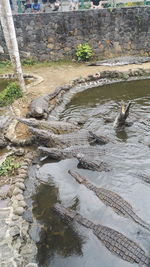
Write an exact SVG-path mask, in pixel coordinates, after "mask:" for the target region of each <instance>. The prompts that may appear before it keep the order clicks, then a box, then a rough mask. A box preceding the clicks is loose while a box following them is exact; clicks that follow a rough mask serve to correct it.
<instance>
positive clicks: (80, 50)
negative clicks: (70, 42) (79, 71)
mask: <svg viewBox="0 0 150 267" xmlns="http://www.w3.org/2000/svg"><path fill="white" fill-rule="evenodd" d="M92 55H93V52H92V48H91V47H90V45H88V44H79V45H78V46H77V48H76V57H77V60H78V61H88V60H89V59H90V58H91V57H92Z"/></svg>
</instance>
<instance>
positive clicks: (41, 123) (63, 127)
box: [18, 118, 80, 134]
mask: <svg viewBox="0 0 150 267" xmlns="http://www.w3.org/2000/svg"><path fill="white" fill-rule="evenodd" d="M18 121H20V122H21V123H24V124H26V125H28V126H30V127H35V128H38V129H40V130H48V131H52V132H53V133H54V134H65V133H71V132H74V131H76V130H79V129H80V128H79V127H78V126H77V125H76V124H73V123H69V122H64V121H45V120H36V119H34V118H30V119H25V118H21V119H18Z"/></svg>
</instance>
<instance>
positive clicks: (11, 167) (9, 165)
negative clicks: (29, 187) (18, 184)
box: [0, 156, 21, 176]
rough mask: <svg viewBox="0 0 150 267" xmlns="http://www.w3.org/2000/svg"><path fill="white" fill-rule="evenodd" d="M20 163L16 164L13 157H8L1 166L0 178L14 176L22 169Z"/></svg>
mask: <svg viewBox="0 0 150 267" xmlns="http://www.w3.org/2000/svg"><path fill="white" fill-rule="evenodd" d="M20 166H21V165H20V163H18V162H17V163H15V161H14V160H13V158H12V157H11V156H8V157H7V158H6V159H5V161H4V162H3V163H2V164H1V165H0V176H6V175H8V174H10V173H11V174H14V173H15V171H16V170H17V169H18V168H20Z"/></svg>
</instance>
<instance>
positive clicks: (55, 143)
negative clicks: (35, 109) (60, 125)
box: [29, 127, 100, 148]
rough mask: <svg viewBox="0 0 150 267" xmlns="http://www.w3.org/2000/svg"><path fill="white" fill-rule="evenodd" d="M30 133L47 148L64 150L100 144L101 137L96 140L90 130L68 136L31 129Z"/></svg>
mask: <svg viewBox="0 0 150 267" xmlns="http://www.w3.org/2000/svg"><path fill="white" fill-rule="evenodd" d="M29 131H30V132H31V133H32V134H33V135H34V136H35V137H36V139H37V142H40V143H42V144H44V145H45V146H47V147H59V148H64V147H68V146H73V145H86V144H90V143H91V144H92V143H93V144H94V143H97V142H99V139H100V137H98V138H97V139H96V135H94V137H93V135H91V134H90V132H89V131H88V130H85V129H82V130H80V131H76V132H73V133H68V134H60V135H57V134H53V133H51V132H49V131H45V130H39V129H36V128H33V127H29Z"/></svg>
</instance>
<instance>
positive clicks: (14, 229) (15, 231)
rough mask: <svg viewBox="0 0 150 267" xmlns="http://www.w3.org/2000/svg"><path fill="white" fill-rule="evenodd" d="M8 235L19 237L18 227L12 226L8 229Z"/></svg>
mask: <svg viewBox="0 0 150 267" xmlns="http://www.w3.org/2000/svg"><path fill="white" fill-rule="evenodd" d="M9 234H10V235H11V236H12V237H14V236H16V235H20V230H19V227H18V226H16V225H15V226H13V227H11V228H10V231H9Z"/></svg>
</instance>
